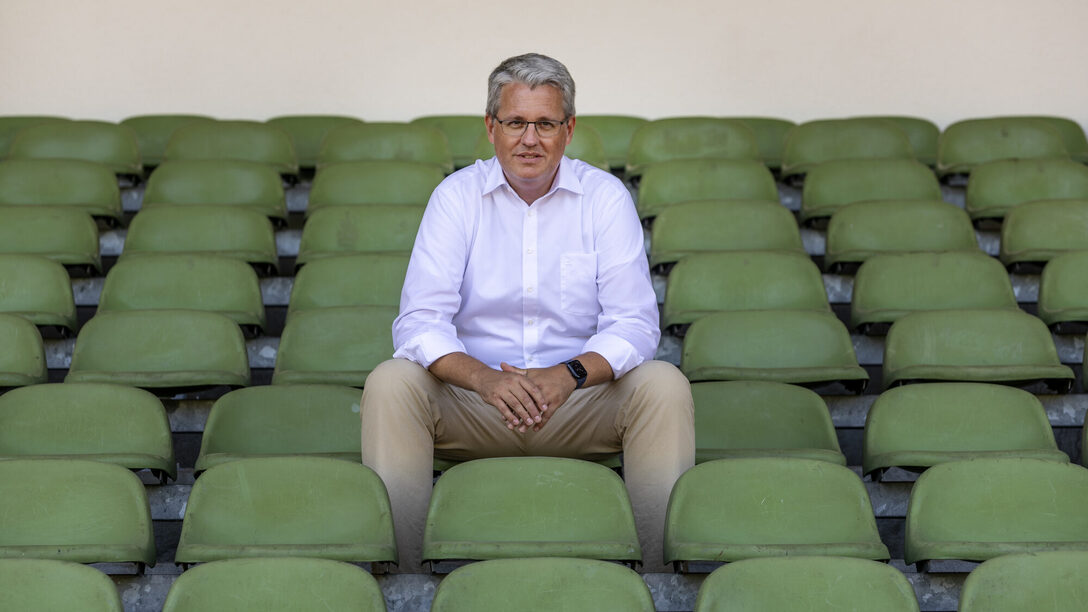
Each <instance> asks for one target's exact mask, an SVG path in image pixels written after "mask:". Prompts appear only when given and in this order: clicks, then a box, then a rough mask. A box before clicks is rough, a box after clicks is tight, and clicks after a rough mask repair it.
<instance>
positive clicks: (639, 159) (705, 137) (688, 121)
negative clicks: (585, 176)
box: [627, 117, 760, 177]
mask: <svg viewBox="0 0 1088 612" xmlns="http://www.w3.org/2000/svg"><path fill="white" fill-rule="evenodd" d="M704 158H718V159H750V160H759V158H760V157H759V144H758V143H757V142H756V136H755V134H754V133H753V132H752V130H751V129H750V128H749V127H748V126H747V125H745V124H744V123H742V122H740V121H735V120H728V119H717V118H714V117H672V118H669V119H658V120H656V121H650V122H648V123H646V124H645V125H643V126H642V127H640V128H638V130H636V131H635V133H634V134H633V135H632V136H631V146H630V148H629V149H628V150H627V176H628V177H638V176H642V174H643V173H644V172H645V171H646V168H648V167H649V165H650V164H655V163H658V162H663V161H669V160H673V159H704Z"/></svg>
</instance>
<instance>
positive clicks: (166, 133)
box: [121, 115, 213, 167]
mask: <svg viewBox="0 0 1088 612" xmlns="http://www.w3.org/2000/svg"><path fill="white" fill-rule="evenodd" d="M194 121H213V119H212V118H211V117H208V116H206V115H137V116H134V117H129V118H127V119H125V120H123V121H121V125H123V126H125V127H127V128H129V129H130V130H132V131H133V132H134V133H135V134H136V142H137V143H138V144H139V147H140V158H141V159H142V160H143V163H144V166H145V167H151V166H158V165H159V164H161V163H162V157H163V153H165V152H166V143H168V142H170V137H171V136H173V134H174V130H176V129H178V128H179V127H181V126H183V125H185V124H188V123H192V122H194Z"/></svg>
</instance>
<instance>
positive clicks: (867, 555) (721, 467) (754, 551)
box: [665, 457, 890, 563]
mask: <svg viewBox="0 0 1088 612" xmlns="http://www.w3.org/2000/svg"><path fill="white" fill-rule="evenodd" d="M796 555H834V556H842V557H859V558H862V559H888V558H890V557H889V554H888V549H887V547H885V546H884V544H882V543H881V541H880V534H879V533H877V529H876V519H875V518H874V517H873V506H872V504H871V503H870V501H869V494H868V493H866V491H865V485H863V484H862V482H861V478H859V477H858V475H857V474H855V473H854V472H852V471H851V470H850V469H849V468H847V467H844V466H841V465H835V464H833V463H829V462H827V461H814V460H811V459H797V458H785V457H762V458H749V459H719V460H717V461H708V462H707V463H700V464H699V465H696V466H695V467H693V468H691V469H690V470H688V471H687V472H685V473H684V474H683V475H682V476H680V478H679V479H678V480H677V481H676V485H675V486H674V487H673V490H672V496H671V497H670V498H669V509H668V514H667V515H666V517H665V563H681V562H690V561H725V562H730V561H740V560H741V559H750V558H755V557H785V556H796Z"/></svg>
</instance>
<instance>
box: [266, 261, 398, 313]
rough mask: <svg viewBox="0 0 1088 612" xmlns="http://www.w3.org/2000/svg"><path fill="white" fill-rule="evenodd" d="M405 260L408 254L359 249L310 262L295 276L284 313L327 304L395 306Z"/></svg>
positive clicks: (321, 306)
mask: <svg viewBox="0 0 1088 612" xmlns="http://www.w3.org/2000/svg"><path fill="white" fill-rule="evenodd" d="M408 260H409V256H408V255H400V254H372V253H363V254H359V255H340V256H337V257H325V258H322V259H318V260H316V261H313V262H310V263H309V264H307V265H305V266H303V267H302V269H301V270H299V272H298V274H297V275H296V276H295V283H294V285H293V286H292V287H291V300H290V303H289V305H288V308H287V314H288V316H290V315H291V314H292V313H295V312H298V311H301V310H311V309H314V308H329V307H331V306H391V307H396V306H399V305H400V291H401V286H402V285H403V284H404V275H405V274H406V273H407V271H408Z"/></svg>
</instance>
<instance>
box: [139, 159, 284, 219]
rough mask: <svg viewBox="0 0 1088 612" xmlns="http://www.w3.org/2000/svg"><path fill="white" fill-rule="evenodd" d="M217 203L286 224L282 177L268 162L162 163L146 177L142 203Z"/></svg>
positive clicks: (230, 160)
mask: <svg viewBox="0 0 1088 612" xmlns="http://www.w3.org/2000/svg"><path fill="white" fill-rule="evenodd" d="M155 204H175V205H178V204H214V205H224V206H237V207H241V208H247V209H249V210H253V211H255V212H259V213H261V214H262V215H264V216H266V217H268V218H269V219H272V222H273V223H275V224H277V225H280V226H282V225H286V224H287V201H286V199H285V198H284V193H283V180H282V179H280V175H279V173H277V172H276V171H275V170H274V169H273V168H272V167H271V166H269V165H268V164H262V163H258V162H252V161H242V160H237V159H217V160H210V159H191V160H175V161H168V162H165V163H163V164H162V165H161V166H159V167H158V168H156V169H155V172H153V173H152V174H151V177H150V178H148V179H147V188H146V190H145V191H144V200H143V205H144V206H145V207H147V206H151V205H155Z"/></svg>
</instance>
